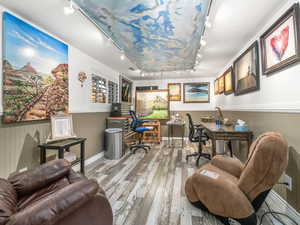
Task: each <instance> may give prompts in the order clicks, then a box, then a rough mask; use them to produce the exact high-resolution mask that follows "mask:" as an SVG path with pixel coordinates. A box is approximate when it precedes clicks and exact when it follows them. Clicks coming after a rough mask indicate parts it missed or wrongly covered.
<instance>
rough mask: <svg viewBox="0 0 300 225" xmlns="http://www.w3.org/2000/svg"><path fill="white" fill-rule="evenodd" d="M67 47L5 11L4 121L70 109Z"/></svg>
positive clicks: (31, 118) (43, 117)
mask: <svg viewBox="0 0 300 225" xmlns="http://www.w3.org/2000/svg"><path fill="white" fill-rule="evenodd" d="M68 99H69V97H68V46H67V45H66V44H64V43H62V42H60V41H58V40H56V39H55V38H53V37H51V36H49V35H48V34H46V33H44V32H42V31H40V30H38V29H37V28H35V27H33V26H31V25H29V24H28V23H25V22H24V21H22V20H20V19H18V18H17V17H15V16H13V15H11V14H9V13H7V12H4V13H3V108H4V113H3V122H4V123H14V122H26V121H34V120H46V119H50V117H51V116H53V115H55V114H56V113H57V112H64V113H67V112H68Z"/></svg>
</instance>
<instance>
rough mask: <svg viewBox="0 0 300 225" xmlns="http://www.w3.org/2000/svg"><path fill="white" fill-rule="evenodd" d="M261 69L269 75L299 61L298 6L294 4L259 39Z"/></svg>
mask: <svg viewBox="0 0 300 225" xmlns="http://www.w3.org/2000/svg"><path fill="white" fill-rule="evenodd" d="M260 41H261V49H262V68H263V73H264V74H271V73H274V72H276V71H278V70H281V69H283V68H284V67H286V66H288V65H291V64H293V63H295V62H298V61H299V60H300V49H299V45H300V43H299V4H298V3H297V4H294V5H293V6H292V7H291V8H290V9H289V10H288V11H287V12H286V13H285V14H284V15H283V16H281V17H280V18H279V19H278V20H277V21H276V22H275V23H274V24H273V25H272V26H271V27H270V28H269V29H268V30H267V31H266V32H265V33H264V34H263V35H262V36H261V38H260Z"/></svg>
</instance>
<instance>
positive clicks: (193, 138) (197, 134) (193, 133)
mask: <svg viewBox="0 0 300 225" xmlns="http://www.w3.org/2000/svg"><path fill="white" fill-rule="evenodd" d="M186 115H187V117H188V119H189V140H190V142H198V152H196V153H193V154H189V155H187V156H186V160H187V161H188V159H189V158H190V157H197V161H196V165H197V166H198V165H199V160H200V158H201V157H204V158H207V159H210V158H211V156H210V154H208V153H203V152H202V144H206V142H207V141H208V139H209V138H208V137H207V135H205V134H204V133H203V130H204V128H203V127H202V126H201V125H194V123H193V120H192V116H191V115H190V114H189V113H187V114H186Z"/></svg>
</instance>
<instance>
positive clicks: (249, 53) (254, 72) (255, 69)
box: [233, 41, 259, 95]
mask: <svg viewBox="0 0 300 225" xmlns="http://www.w3.org/2000/svg"><path fill="white" fill-rule="evenodd" d="M233 74H234V78H233V79H234V94H235V95H242V94H246V93H249V92H253V91H256V90H259V54H258V42H257V41H255V42H254V43H253V44H252V45H251V46H250V47H249V48H248V49H247V50H246V51H245V52H244V53H243V54H242V55H241V56H239V57H238V58H237V59H236V60H235V62H234V64H233Z"/></svg>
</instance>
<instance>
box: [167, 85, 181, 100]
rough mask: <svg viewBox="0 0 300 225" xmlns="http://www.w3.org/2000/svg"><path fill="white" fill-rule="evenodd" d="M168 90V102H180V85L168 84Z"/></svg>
mask: <svg viewBox="0 0 300 225" xmlns="http://www.w3.org/2000/svg"><path fill="white" fill-rule="evenodd" d="M168 90H169V100H170V101H173V102H175V101H181V83H169V84H168Z"/></svg>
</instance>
